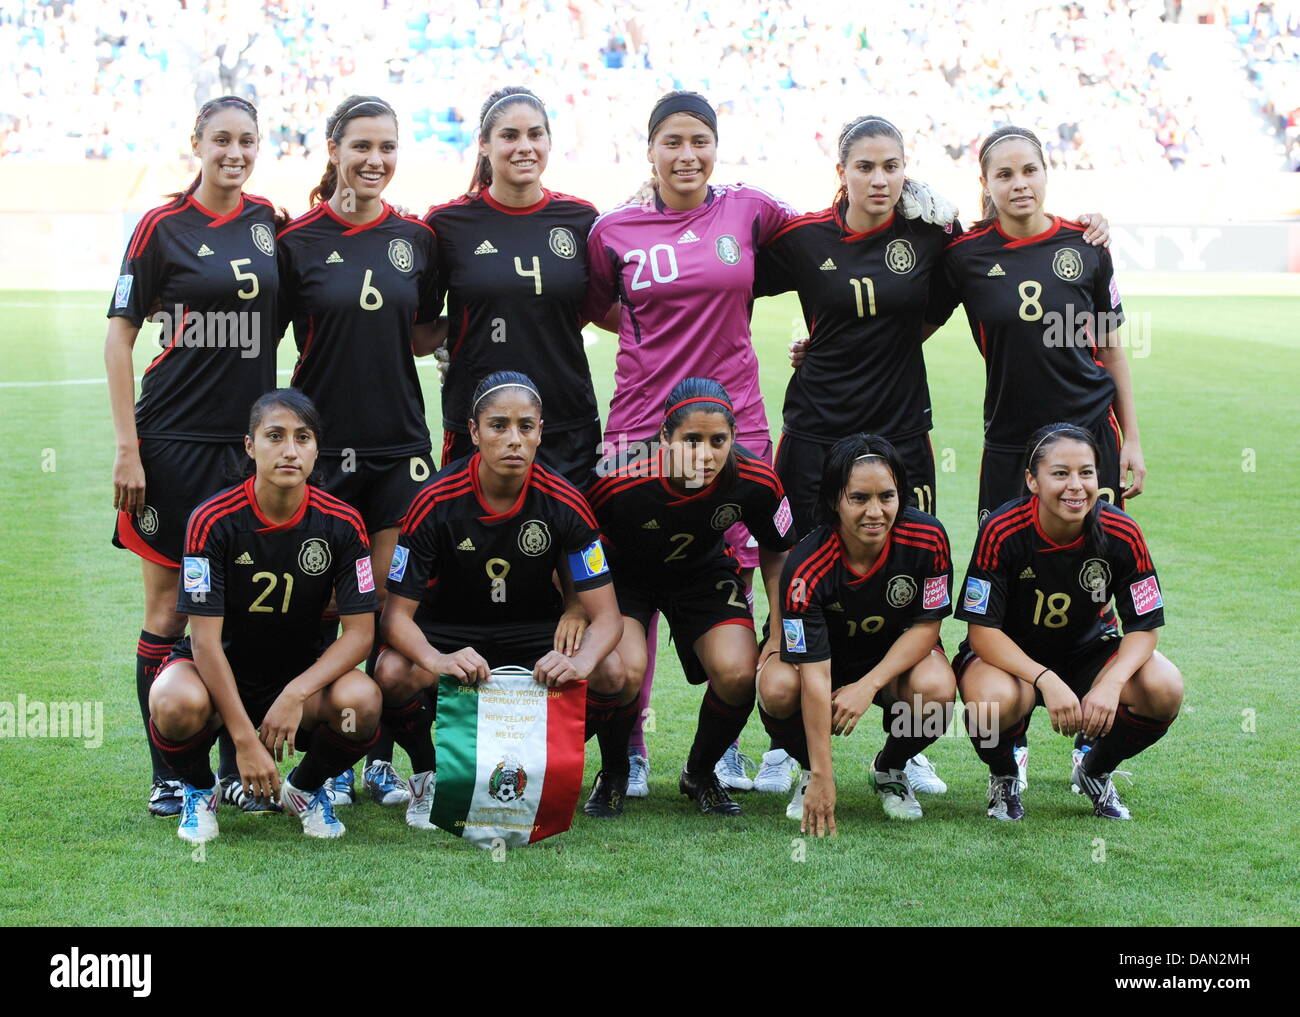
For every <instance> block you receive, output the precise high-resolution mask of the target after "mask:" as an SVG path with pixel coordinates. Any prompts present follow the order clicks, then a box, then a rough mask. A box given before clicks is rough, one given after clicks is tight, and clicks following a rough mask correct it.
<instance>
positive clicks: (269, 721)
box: [149, 389, 381, 843]
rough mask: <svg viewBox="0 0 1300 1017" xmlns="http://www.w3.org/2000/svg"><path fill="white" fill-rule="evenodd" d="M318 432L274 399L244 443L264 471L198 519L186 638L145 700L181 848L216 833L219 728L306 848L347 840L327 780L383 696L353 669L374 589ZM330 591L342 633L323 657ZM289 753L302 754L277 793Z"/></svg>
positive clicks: (367, 734) (184, 600)
mask: <svg viewBox="0 0 1300 1017" xmlns="http://www.w3.org/2000/svg"><path fill="white" fill-rule="evenodd" d="M321 433H322V430H321V423H320V415H319V414H318V413H317V411H316V408H315V407H314V406H313V405H312V404H311V401H310V400H309V399H308V398H307V397H306V396H304V395H303V394H302V393H301V392H299V391H297V390H296V389H277V390H275V391H271V392H268V393H266V394H265V395H263V396H262V397H261V398H260V399H258V400H257V401H256V402H255V403H254V404H253V407H252V410H251V411H250V413H249V421H248V434H247V435H246V436H245V438H244V447H245V450H246V453H247V456H248V458H249V459H251V460H253V462H254V463H255V473H254V475H253V476H251V477H249V478H248V479H247V480H245V481H244V482H243V483H242V484H239V485H237V486H235V487H232V488H229V489H228V490H225V491H222V492H221V493H220V494H217V495H215V496H213V497H211V498H209V499H208V500H207V501H205V502H204V503H203V504H202V505H200V506H199V507H198V508H197V509H195V510H194V512H193V514H192V515H191V516H190V520H189V525H188V527H187V528H186V532H185V555H184V564H183V575H182V582H181V586H180V590H179V594H178V603H177V611H178V612H180V613H182V614H185V615H188V616H189V619H190V633H191V634H190V636H188V637H187V638H185V639H182V640H181V641H180V642H179V643H177V644H176V646H175V647H174V648H173V649H172V651H171V655H170V656H169V657H168V658H167V661H166V663H165V664H164V665H163V666H162V668H161V669H160V670H159V673H158V677H157V678H156V679H155V681H154V683H153V688H152V690H151V691H150V695H149V709H150V722H149V730H150V735H151V737H152V739H153V743H154V745H155V746H157V748H158V750H159V752H160V753H161V754H162V755H163V757H164V758H165V759H166V760H167V762H168V763H169V765H170V766H171V767H172V769H173V770H174V771H175V772H176V773H177V774H179V775H180V778H181V780H182V781H183V782H184V807H183V810H182V813H181V821H180V826H179V829H178V830H177V832H178V834H179V835H180V836H181V838H182V839H184V840H188V841H192V842H196V843H199V842H203V841H207V840H211V839H212V838H213V837H216V836H217V833H218V829H217V804H218V800H219V797H220V794H221V790H220V788H219V786H217V785H216V784H215V781H214V779H213V776H212V770H211V768H210V767H209V765H208V752H209V749H210V748H211V746H212V742H213V740H214V739H215V737H216V732H217V729H218V728H220V727H222V726H224V727H226V728H228V729H229V730H230V733H231V736H232V738H233V739H234V743H235V749H236V759H237V763H238V768H239V780H240V783H241V785H242V787H243V790H244V793H245V794H246V795H248V796H249V797H252V798H263V799H274V798H275V797H276V796H277V795H278V796H279V799H280V804H281V806H282V807H283V808H284V809H287V810H288V811H289V812H291V813H293V814H294V815H296V816H298V818H299V819H300V820H301V821H302V829H303V833H305V834H306V835H307V836H309V837H341V836H343V833H344V827H343V824H342V823H340V822H339V821H338V819H336V818H335V816H334V810H333V807H332V805H331V802H330V798H329V796H328V794H327V793H326V792H325V789H324V787H323V785H324V782H325V779H326V778H327V777H328V776H330V775H331V774H334V773H338V772H340V771H341V770H343V769H345V768H346V767H349V766H351V765H352V764H353V763H355V762H356V761H357V760H358V759H360V758H361V757H362V756H363V755H365V751H366V748H367V746H368V744H369V743H370V742H371V741H372V740H373V738H374V736H375V733H376V726H377V724H378V722H379V710H380V699H381V697H380V694H379V687H378V686H377V685H375V683H374V681H372V680H371V679H370V678H368V677H367V676H366V675H364V674H362V673H361V672H360V671H358V670H356V668H357V665H359V664H360V663H361V662H362V661H364V660H365V659H366V654H367V653H368V652H369V651H370V645H371V642H372V641H373V639H374V632H373V627H374V609H375V594H374V589H375V584H374V580H373V578H372V574H371V571H370V567H371V562H370V545H369V542H368V540H367V539H366V529H365V526H364V524H363V523H362V521H361V517H360V516H359V515H358V514H357V513H356V511H355V510H353V509H352V508H350V507H349V506H348V505H346V504H344V503H343V502H341V501H339V500H338V499H337V498H334V497H332V496H331V495H328V494H326V493H325V492H324V491H321V490H320V489H318V488H315V487H313V486H311V485H310V484H309V483H308V478H309V477H310V476H311V473H312V470H313V469H314V468H315V466H316V461H317V448H318V446H319V443H320V436H321ZM331 595H332V596H333V597H334V599H335V602H336V603H337V605H338V610H339V615H340V616H341V618H342V622H343V634H342V635H341V636H340V637H339V639H338V641H337V642H335V643H333V645H331V646H329V647H328V648H327V649H325V651H324V652H323V653H321V652H320V649H321V632H320V617H321V612H322V611H323V610H324V609H325V605H326V604H328V603H329V601H330V597H331ZM286 749H287V750H288V753H289V755H291V756H292V755H293V754H294V752H295V750H305V755H304V756H303V758H302V760H301V761H300V762H299V763H298V765H297V766H296V767H295V768H294V769H293V771H292V772H291V773H290V774H289V776H288V778H287V779H286V780H284V781H283V782H282V781H281V780H280V772H279V770H278V768H277V767H276V760H279V759H281V758H282V757H283V754H284V751H285V750H286ZM273 757H274V758H273Z"/></svg>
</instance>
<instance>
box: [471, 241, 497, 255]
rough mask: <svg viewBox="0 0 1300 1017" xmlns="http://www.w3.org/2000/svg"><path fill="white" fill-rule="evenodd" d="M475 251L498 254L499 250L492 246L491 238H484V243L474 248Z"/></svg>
mask: <svg viewBox="0 0 1300 1017" xmlns="http://www.w3.org/2000/svg"><path fill="white" fill-rule="evenodd" d="M474 253H475V254H496V253H498V252H497V249H496V248H495V247H493V246H492V241H491V240H484V241H483V243H481V244H479V245H478V247H477V248H476V249H475V250H474Z"/></svg>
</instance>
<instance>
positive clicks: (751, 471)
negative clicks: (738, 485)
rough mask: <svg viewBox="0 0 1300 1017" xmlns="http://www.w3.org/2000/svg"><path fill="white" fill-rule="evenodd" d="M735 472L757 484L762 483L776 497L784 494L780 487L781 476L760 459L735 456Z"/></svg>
mask: <svg viewBox="0 0 1300 1017" xmlns="http://www.w3.org/2000/svg"><path fill="white" fill-rule="evenodd" d="M736 467H737V472H738V473H739V474H740V475H741V476H742V477H744V478H745V479H746V480H752V481H754V482H755V483H757V484H763V485H765V486H767V487H769V488H771V489H772V492H773V493H774V494H776V495H777V496H778V497H780V496H782V495H784V494H785V491H784V490H783V489H782V487H781V478H780V477H778V476H777V475H776V471H775V470H773V469H772V467H770V466H768V465H767V463H765V462H763V461H762V460H761V459H741V458H740V457H739V456H737V457H736Z"/></svg>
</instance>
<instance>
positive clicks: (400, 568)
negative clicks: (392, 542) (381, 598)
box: [388, 544, 411, 583]
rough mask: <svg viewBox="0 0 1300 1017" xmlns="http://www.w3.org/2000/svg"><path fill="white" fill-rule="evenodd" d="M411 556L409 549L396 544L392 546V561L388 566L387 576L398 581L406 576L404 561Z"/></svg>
mask: <svg viewBox="0 0 1300 1017" xmlns="http://www.w3.org/2000/svg"><path fill="white" fill-rule="evenodd" d="M410 557H411V549H410V548H409V547H404V546H403V545H401V544H398V545H397V546H396V547H394V548H393V563H392V564H391V565H390V566H389V567H388V578H389V579H391V580H392V581H393V582H395V583H400V582H401V581H402V579H403V578H404V577H405V576H406V561H407V559H408V558H410Z"/></svg>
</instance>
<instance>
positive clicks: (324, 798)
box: [280, 780, 347, 840]
mask: <svg viewBox="0 0 1300 1017" xmlns="http://www.w3.org/2000/svg"><path fill="white" fill-rule="evenodd" d="M280 805H281V807H282V808H283V809H284V810H285V812H288V813H290V814H291V815H294V816H297V817H298V819H299V820H301V821H302V832H303V833H305V834H306V835H307V836H308V837H319V838H321V839H326V840H332V839H333V838H335V837H342V836H343V834H344V833H346V832H347V827H346V826H344V825H343V824H342V823H340V822H339V821H338V817H337V816H335V815H334V803H333V802H332V801H331V800H330V795H329V792H328V791H326V790H325V786H324V785H321V787H319V788H318V789H317V790H315V791H302V790H300V789H298V788H296V787H294V786H293V785H292V784H290V783H289V782H288V781H287V780H285V781H284V782H282V783H281V785H280Z"/></svg>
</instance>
